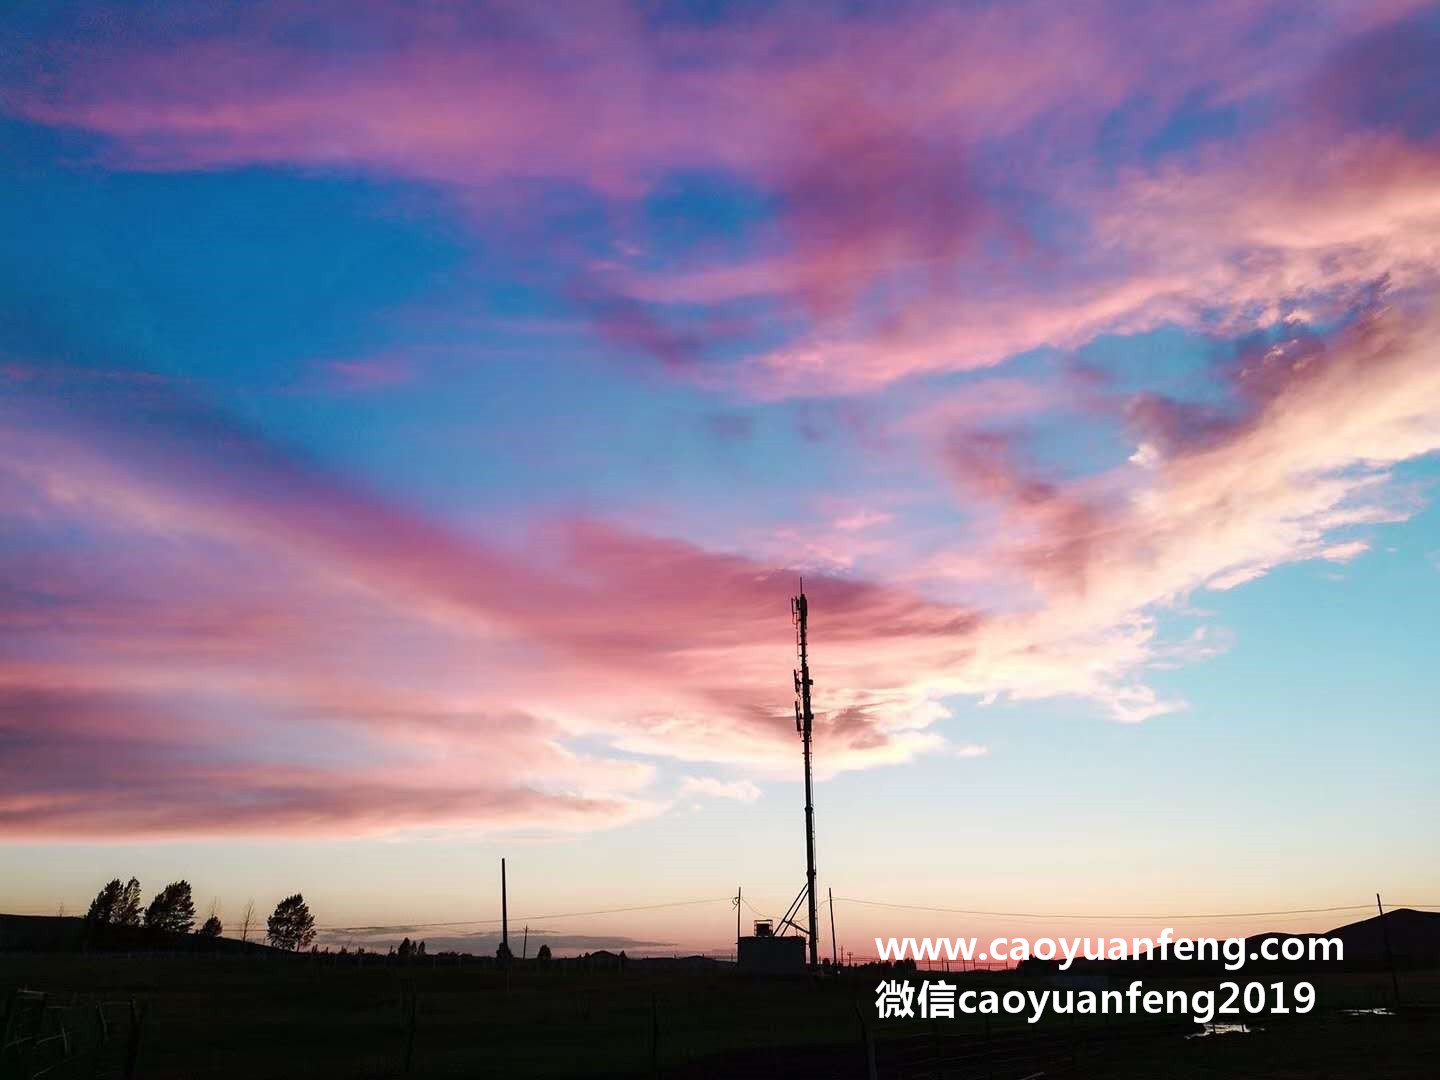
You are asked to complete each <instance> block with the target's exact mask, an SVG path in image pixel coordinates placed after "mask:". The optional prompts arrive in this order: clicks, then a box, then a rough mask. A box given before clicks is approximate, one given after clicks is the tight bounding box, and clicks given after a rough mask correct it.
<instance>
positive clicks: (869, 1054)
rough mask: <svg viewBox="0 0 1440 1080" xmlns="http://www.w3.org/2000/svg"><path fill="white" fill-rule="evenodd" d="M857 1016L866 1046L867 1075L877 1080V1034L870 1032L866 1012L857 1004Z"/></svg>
mask: <svg viewBox="0 0 1440 1080" xmlns="http://www.w3.org/2000/svg"><path fill="white" fill-rule="evenodd" d="M855 1015H856V1017H858V1018H859V1020H860V1040H861V1042H863V1043H864V1044H865V1075H866V1076H867V1077H868V1078H869V1080H877V1075H876V1072H875V1033H874V1032H873V1031H871V1030H870V1025H869V1024H868V1023H866V1022H865V1010H864V1009H862V1008H860V1003H859V1002H858V1001H857V1002H855Z"/></svg>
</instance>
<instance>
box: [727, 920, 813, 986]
mask: <svg viewBox="0 0 1440 1080" xmlns="http://www.w3.org/2000/svg"><path fill="white" fill-rule="evenodd" d="M739 961H740V970H741V971H744V972H747V973H751V972H753V973H755V974H758V975H798V974H799V973H801V972H803V971H804V970H805V939H804V938H803V937H800V936H798V935H796V936H794V937H777V936H776V935H775V929H774V927H773V926H771V924H770V920H769V919H759V920H757V921H756V923H755V936H754V937H742V938H741V939H740V955H739Z"/></svg>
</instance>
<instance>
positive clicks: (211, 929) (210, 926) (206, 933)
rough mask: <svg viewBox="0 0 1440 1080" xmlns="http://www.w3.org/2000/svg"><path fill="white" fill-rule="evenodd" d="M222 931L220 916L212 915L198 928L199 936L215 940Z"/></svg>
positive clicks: (222, 925)
mask: <svg viewBox="0 0 1440 1080" xmlns="http://www.w3.org/2000/svg"><path fill="white" fill-rule="evenodd" d="M224 929H225V926H224V924H223V923H221V922H220V916H219V915H213V914H212V915H211V916H210V917H209V918H208V919H206V920H205V924H204V925H203V926H201V927H200V936H201V937H209V938H216V937H219V936H220V931H222V930H224Z"/></svg>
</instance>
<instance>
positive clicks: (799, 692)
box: [790, 581, 820, 965]
mask: <svg viewBox="0 0 1440 1080" xmlns="http://www.w3.org/2000/svg"><path fill="white" fill-rule="evenodd" d="M790 614H791V617H792V618H793V620H794V622H795V645H796V649H797V651H798V652H799V654H800V667H799V668H798V669H796V671H795V730H796V731H797V732H799V733H800V745H801V747H802V749H803V750H804V754H805V893H806V897H807V900H808V903H809V916H810V921H809V937H810V963H811V964H812V965H815V964H818V963H819V962H820V957H819V937H818V936H817V933H816V917H815V797H814V790H813V782H812V780H811V776H810V736H811V727H812V725H813V723H814V720H815V714H814V713H813V712H812V711H811V709H810V687H811V686H813V685H814V680H812V679H811V678H810V657H809V653H808V651H807V650H808V643H807V641H806V621H807V618H808V616H809V605H808V604H807V603H806V601H805V583H804V581H801V583H800V595H799V596H795V597H792V598H791V600H790Z"/></svg>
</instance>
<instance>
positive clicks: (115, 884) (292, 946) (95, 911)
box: [85, 877, 315, 952]
mask: <svg viewBox="0 0 1440 1080" xmlns="http://www.w3.org/2000/svg"><path fill="white" fill-rule="evenodd" d="M253 912H254V905H253V903H252V904H248V905H246V909H245V915H244V923H243V927H244V929H243V934H242V936H241V939H240V940H242V941H244V940H246V938H248V936H249V931H250V922H251V919H252V918H253ZM85 922H86V923H87V924H89V925H91V926H135V927H140V926H143V927H145V928H146V929H150V930H156V931H165V932H168V933H172V934H190V933H194V934H197V935H198V936H200V937H207V938H218V937H219V936H220V935H221V933H222V932H223V931H224V929H225V926H224V924H223V923H222V922H221V921H220V916H219V915H217V914H216V913H215V912H214V910H213V909H212V910H211V912H210V915H209V917H208V918H207V919H206V920H205V921H204V923H202V924H201V926H200V929H199V930H196V929H195V900H194V897H193V896H192V894H191V890H190V883H189V882H188V881H172V882H171V883H170V884H169V885H166V886H165V887H164V888H163V889H161V890H160V891H159V892H158V893H156V894H155V897H154V899H153V900H151V901H150V903H149V905H148V906H146V907H144V908H142V907H141V894H140V882H139V881H138V880H136V879H135V878H133V877H132V878H131V879H130V880H129V881H127V882H125V883H124V884H123V885H122V884H121V883H120V879H119V878H114V879H112V880H111V881H108V882H106V884H105V885H104V886H103V887H102V888H101V889H100V891H99V892H98V893H97V894H96V896H95V899H94V900H92V901H90V910H89V911H88V912H86V914H85ZM265 927H266V935H265V936H266V938H267V939H268V940H269V942H270V944H271V945H273V946H274V947H275V948H277V949H285V950H287V951H289V952H296V951H298V950H300V949H304V948H308V947H309V945H310V943H311V942H312V941H314V940H315V917H314V916H313V915H311V914H310V908H309V906H308V905H307V904H306V903H305V897H304V896H302V895H301V894H300V893H295V894H294V895H293V896H287V897H286V898H285V899H284V900H281V901H280V902H279V903H278V904H276V905H275V911H274V912H273V913H272V914H271V915H270V917H269V918H268V919H267V920H266V921H265Z"/></svg>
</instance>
